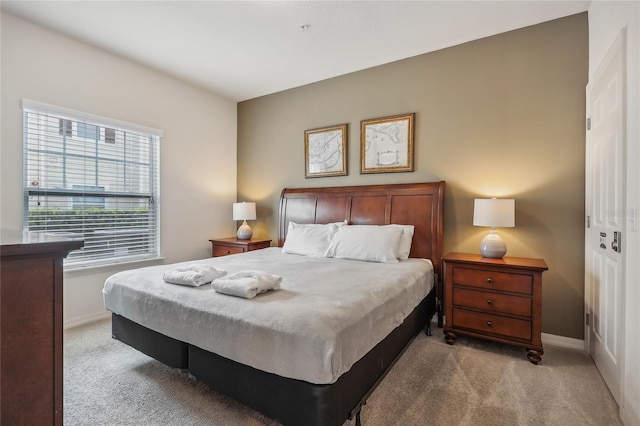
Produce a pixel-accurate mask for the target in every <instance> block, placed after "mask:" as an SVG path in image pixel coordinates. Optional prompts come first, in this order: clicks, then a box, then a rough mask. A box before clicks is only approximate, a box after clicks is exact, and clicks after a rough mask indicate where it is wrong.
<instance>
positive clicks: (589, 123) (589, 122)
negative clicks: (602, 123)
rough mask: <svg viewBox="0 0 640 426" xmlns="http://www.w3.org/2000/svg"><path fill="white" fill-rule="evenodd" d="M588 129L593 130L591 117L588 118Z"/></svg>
mask: <svg viewBox="0 0 640 426" xmlns="http://www.w3.org/2000/svg"><path fill="white" fill-rule="evenodd" d="M587 130H591V117H589V118H587Z"/></svg>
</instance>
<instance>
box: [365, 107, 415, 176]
mask: <svg viewBox="0 0 640 426" xmlns="http://www.w3.org/2000/svg"><path fill="white" fill-rule="evenodd" d="M414 118H415V113H409V114H401V115H392V116H389V117H380V118H372V119H368V120H362V121H360V173H361V174H364V173H388V172H412V171H413V132H414V128H413V121H414Z"/></svg>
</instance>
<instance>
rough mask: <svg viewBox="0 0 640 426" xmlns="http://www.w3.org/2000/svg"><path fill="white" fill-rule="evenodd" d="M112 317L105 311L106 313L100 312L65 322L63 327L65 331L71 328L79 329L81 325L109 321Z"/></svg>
mask: <svg viewBox="0 0 640 426" xmlns="http://www.w3.org/2000/svg"><path fill="white" fill-rule="evenodd" d="M110 316H111V312H109V311H104V312H98V313H95V314H92V315H87V316H84V317H78V318H72V319H70V320H67V321H65V322H64V323H63V327H64V329H65V330H67V329H69V328H74V327H79V326H81V325H85V324H89V323H91V322H96V321H100V320H103V319H107V318H109V317H110Z"/></svg>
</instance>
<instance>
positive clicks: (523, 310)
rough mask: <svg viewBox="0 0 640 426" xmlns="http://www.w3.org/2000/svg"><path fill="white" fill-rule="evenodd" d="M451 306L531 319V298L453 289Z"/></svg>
mask: <svg viewBox="0 0 640 426" xmlns="http://www.w3.org/2000/svg"><path fill="white" fill-rule="evenodd" d="M453 305H454V306H456V307H466V308H472V309H479V310H483V311H487V312H498V313H505V314H511V315H520V316H524V317H531V298H530V297H522V296H511V295H508V294H501V293H492V292H489V291H476V290H467V289H463V288H457V287H454V288H453Z"/></svg>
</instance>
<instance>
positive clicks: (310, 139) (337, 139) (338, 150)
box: [304, 124, 347, 178]
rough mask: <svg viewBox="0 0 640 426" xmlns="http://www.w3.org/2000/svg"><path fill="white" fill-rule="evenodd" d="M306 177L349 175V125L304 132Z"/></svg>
mask: <svg viewBox="0 0 640 426" xmlns="http://www.w3.org/2000/svg"><path fill="white" fill-rule="evenodd" d="M304 164H305V174H304V177H305V178H313V177H323V176H346V175H347V125H346V124H338V125H336V126H331V127H323V128H321V129H313V130H305V132H304Z"/></svg>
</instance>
